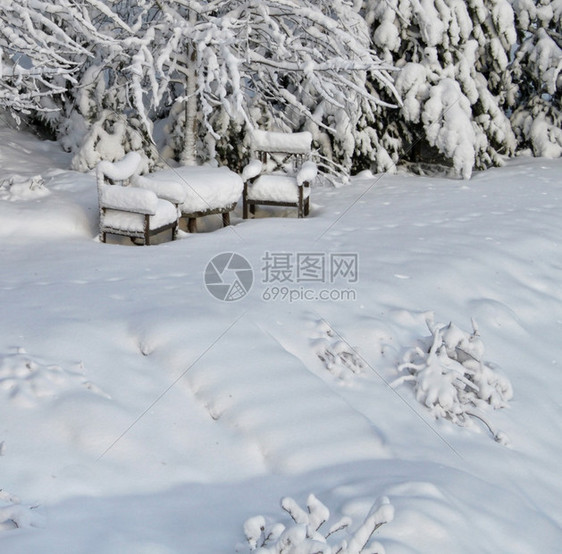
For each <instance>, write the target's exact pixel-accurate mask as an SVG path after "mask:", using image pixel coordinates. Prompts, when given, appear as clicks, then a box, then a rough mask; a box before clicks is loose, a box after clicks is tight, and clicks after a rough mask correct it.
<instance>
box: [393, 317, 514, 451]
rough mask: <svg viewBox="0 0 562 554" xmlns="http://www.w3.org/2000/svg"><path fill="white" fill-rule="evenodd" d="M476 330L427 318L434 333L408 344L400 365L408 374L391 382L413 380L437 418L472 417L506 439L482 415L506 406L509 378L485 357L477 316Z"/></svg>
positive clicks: (462, 421) (466, 420)
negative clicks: (418, 343) (419, 342)
mask: <svg viewBox="0 0 562 554" xmlns="http://www.w3.org/2000/svg"><path fill="white" fill-rule="evenodd" d="M472 325H473V332H472V333H467V332H465V331H462V330H461V329H459V328H458V327H457V326H455V325H454V324H453V323H449V324H448V325H442V324H437V325H435V324H433V322H430V321H428V327H429V330H430V332H431V336H430V337H427V338H426V339H425V340H424V346H425V348H422V347H419V346H418V347H415V348H411V349H409V350H408V351H407V352H406V354H405V356H404V361H403V363H401V364H400V365H399V366H398V371H400V372H402V371H407V372H408V373H409V374H408V375H405V376H403V377H400V378H399V379H397V380H396V381H394V383H393V386H397V385H400V384H402V383H404V382H412V383H413V384H414V391H415V394H416V399H417V400H418V401H419V402H421V403H422V404H424V405H425V406H426V407H427V408H429V410H430V411H431V413H432V414H433V415H434V416H435V417H436V418H446V419H449V420H451V421H452V422H453V423H456V424H457V425H462V426H467V425H469V424H472V422H473V418H476V419H478V420H480V421H481V422H482V423H484V424H485V425H486V427H488V429H489V430H490V432H491V433H492V435H493V436H494V439H495V440H496V441H498V442H500V443H506V442H508V441H507V437H506V436H505V435H504V434H503V433H497V432H495V431H494V430H493V429H492V427H491V425H490V424H489V423H488V421H487V420H486V419H485V417H484V415H483V413H482V412H483V411H484V410H487V409H489V408H490V407H492V408H494V409H498V408H503V407H505V406H506V405H507V401H508V400H510V399H511V397H512V396H513V390H512V388H511V384H510V382H509V381H508V380H507V379H506V378H505V377H503V376H501V375H499V374H498V373H497V372H496V371H495V370H494V369H493V368H492V366H491V365H490V364H489V363H487V362H484V361H483V359H482V356H483V353H484V346H483V344H482V341H481V340H480V336H479V334H478V328H477V326H476V323H475V322H474V321H473V322H472Z"/></svg>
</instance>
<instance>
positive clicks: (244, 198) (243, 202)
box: [242, 183, 248, 219]
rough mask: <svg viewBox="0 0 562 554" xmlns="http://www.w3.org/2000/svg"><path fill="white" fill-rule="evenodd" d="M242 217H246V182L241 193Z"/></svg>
mask: <svg viewBox="0 0 562 554" xmlns="http://www.w3.org/2000/svg"><path fill="white" fill-rule="evenodd" d="M242 219H248V183H244V192H243V194H242Z"/></svg>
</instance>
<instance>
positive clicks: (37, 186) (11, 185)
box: [0, 175, 50, 201]
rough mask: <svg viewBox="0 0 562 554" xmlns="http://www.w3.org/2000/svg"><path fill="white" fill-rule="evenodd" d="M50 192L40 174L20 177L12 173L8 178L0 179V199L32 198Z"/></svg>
mask: <svg viewBox="0 0 562 554" xmlns="http://www.w3.org/2000/svg"><path fill="white" fill-rule="evenodd" d="M48 194H50V191H49V189H48V188H47V187H46V186H45V181H44V179H43V177H41V175H34V176H33V177H31V178H29V177H22V176H21V175H12V176H11V177H10V178H9V179H5V180H3V181H0V199H2V200H11V201H15V200H34V199H36V198H41V197H43V196H47V195H48Z"/></svg>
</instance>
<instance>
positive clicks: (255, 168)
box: [242, 160, 263, 182]
mask: <svg viewBox="0 0 562 554" xmlns="http://www.w3.org/2000/svg"><path fill="white" fill-rule="evenodd" d="M262 170H263V163H262V162H260V161H259V160H250V162H249V163H248V164H247V165H246V166H245V167H244V169H243V170H242V180H243V181H244V182H246V181H250V180H251V179H255V178H256V177H258V176H259V175H260V173H261V172H262Z"/></svg>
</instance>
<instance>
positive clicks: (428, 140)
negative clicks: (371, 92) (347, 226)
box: [364, 0, 516, 178]
mask: <svg viewBox="0 0 562 554" xmlns="http://www.w3.org/2000/svg"><path fill="white" fill-rule="evenodd" d="M364 9H365V18H366V20H367V22H368V24H369V25H370V28H371V30H372V37H373V41H374V44H375V46H376V47H377V48H378V49H380V51H381V56H382V57H383V59H384V60H385V61H387V62H388V63H394V64H395V65H396V66H397V67H399V68H400V69H401V71H400V73H399V74H398V77H397V79H396V88H397V89H398V92H399V93H400V95H401V98H402V101H403V106H402V107H401V109H400V113H399V114H396V113H394V112H392V111H388V110H385V111H384V112H383V113H381V114H379V117H378V121H376V122H375V125H378V130H379V131H380V130H381V129H385V134H383V135H382V139H383V143H384V144H385V145H388V146H389V147H390V153H391V154H392V155H393V159H397V158H398V157H400V159H402V160H405V161H419V159H420V155H419V154H420V152H421V153H422V156H421V158H423V159H427V158H428V157H429V158H430V161H435V160H436V159H438V158H441V159H443V160H449V161H450V162H451V163H452V164H453V166H454V168H455V170H456V172H457V173H458V174H459V175H461V176H462V177H465V178H468V177H470V175H471V173H472V170H473V169H474V168H475V167H476V168H479V169H480V168H484V167H488V166H489V165H498V164H500V163H501V155H502V154H512V153H513V152H514V149H515V138H514V135H513V132H512V131H511V126H510V123H509V120H508V118H507V117H506V115H505V112H504V107H505V106H506V105H507V104H508V103H509V100H510V94H513V84H512V82H511V80H510V73H509V71H508V65H509V55H510V50H511V48H512V47H513V45H514V44H515V39H516V34H515V26H514V19H513V11H512V8H511V6H510V4H509V3H508V2H507V0H467V1H466V2H465V1H464V0H386V1H384V2H380V1H378V0H366V1H365V6H364ZM365 123H367V125H365V127H366V128H368V126H369V125H368V124H369V123H371V122H365ZM379 136H381V135H379ZM368 151H369V149H368V148H367V153H368ZM432 151H433V153H432ZM373 161H374V162H375V165H377V166H379V167H376V169H386V168H385V167H384V166H383V167H380V164H379V162H378V160H377V159H374V160H373Z"/></svg>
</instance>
